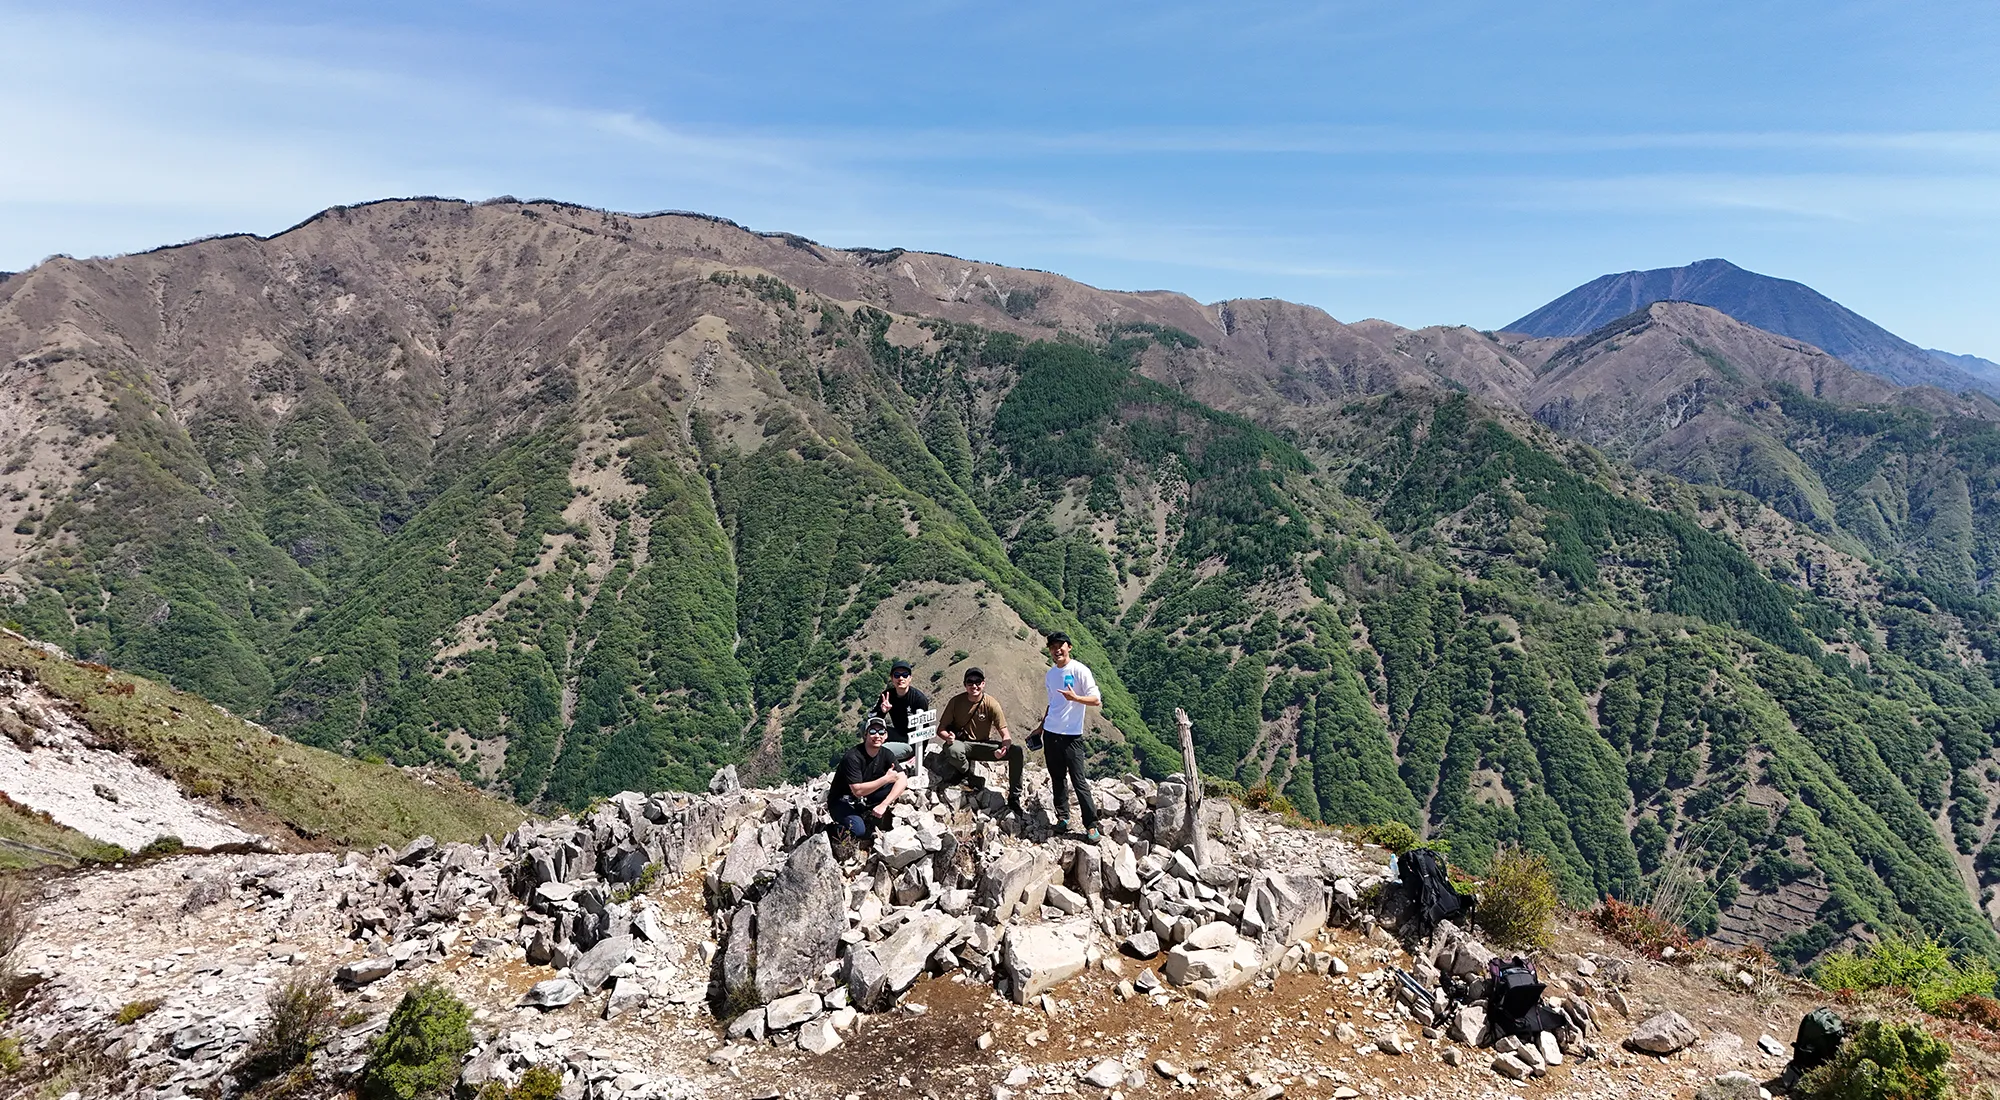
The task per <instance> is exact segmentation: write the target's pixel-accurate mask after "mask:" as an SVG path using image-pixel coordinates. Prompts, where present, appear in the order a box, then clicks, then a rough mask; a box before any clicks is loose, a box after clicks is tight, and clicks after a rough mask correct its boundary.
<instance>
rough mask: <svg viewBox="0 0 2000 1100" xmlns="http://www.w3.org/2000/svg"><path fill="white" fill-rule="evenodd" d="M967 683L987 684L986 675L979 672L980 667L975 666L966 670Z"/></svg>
mask: <svg viewBox="0 0 2000 1100" xmlns="http://www.w3.org/2000/svg"><path fill="white" fill-rule="evenodd" d="M965 682H966V683H968V684H983V683H985V682H986V674H985V673H984V672H981V671H979V666H978V665H973V666H972V667H971V668H968V669H966V670H965Z"/></svg>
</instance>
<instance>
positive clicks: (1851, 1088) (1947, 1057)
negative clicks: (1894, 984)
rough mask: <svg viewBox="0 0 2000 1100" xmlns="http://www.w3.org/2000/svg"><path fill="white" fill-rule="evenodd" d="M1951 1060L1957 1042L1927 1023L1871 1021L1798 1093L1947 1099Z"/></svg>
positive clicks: (1839, 1099)
mask: <svg viewBox="0 0 2000 1100" xmlns="http://www.w3.org/2000/svg"><path fill="white" fill-rule="evenodd" d="M1950 1062H1951V1044H1949V1043H1947V1042H1945V1041H1944V1040H1943V1039H1940V1038H1938V1037H1937V1036H1935V1035H1932V1034H1931V1033H1930V1032H1928V1031H1925V1030H1924V1029H1923V1027H1922V1026H1920V1025H1917V1024H1890V1023H1884V1022H1883V1021H1881V1020H1868V1021H1866V1022H1864V1023H1863V1024H1862V1025H1861V1026H1860V1027H1859V1028H1858V1029H1856V1030H1855V1032H1854V1033H1853V1034H1852V1035H1850V1036H1849V1037H1848V1039H1847V1042H1845V1043H1843V1044H1842V1045H1841V1048H1840V1053H1838V1054H1836V1055H1834V1056H1833V1060H1832V1061H1831V1062H1828V1063H1827V1064H1825V1065H1823V1066H1820V1067H1819V1068H1818V1069H1815V1070H1813V1071H1812V1072H1811V1073H1808V1074H1806V1075H1805V1077H1804V1079H1802V1080H1801V1081H1800V1082H1799V1085H1798V1088H1796V1089H1794V1090H1793V1092H1794V1094H1795V1095H1797V1096H1798V1097H1799V1098H1800V1100H1945V1098H1947V1097H1949V1096H1950V1095H1951V1077H1950V1074H1949V1071H1948V1067H1949V1064H1950Z"/></svg>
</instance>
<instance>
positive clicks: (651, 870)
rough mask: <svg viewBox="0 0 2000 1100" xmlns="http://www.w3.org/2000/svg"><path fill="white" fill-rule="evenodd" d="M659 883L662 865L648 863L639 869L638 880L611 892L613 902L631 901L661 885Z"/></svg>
mask: <svg viewBox="0 0 2000 1100" xmlns="http://www.w3.org/2000/svg"><path fill="white" fill-rule="evenodd" d="M659 881H660V865H659V864H657V863H648V864H646V865H645V866H644V867H641V868H639V877H638V878H636V879H633V880H632V881H631V882H629V883H627V884H625V885H624V886H620V887H618V888H617V889H615V890H613V891H611V900H612V901H631V900H632V899H633V898H636V897H638V896H639V895H641V894H644V893H645V892H647V891H648V890H651V889H652V888H653V887H654V886H656V885H658V884H659Z"/></svg>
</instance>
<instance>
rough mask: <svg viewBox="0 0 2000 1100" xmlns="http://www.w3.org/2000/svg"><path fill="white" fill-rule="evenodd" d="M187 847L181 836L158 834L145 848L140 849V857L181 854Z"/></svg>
mask: <svg viewBox="0 0 2000 1100" xmlns="http://www.w3.org/2000/svg"><path fill="white" fill-rule="evenodd" d="M186 847H187V845H185V844H183V843H181V838H180V837H177V836H156V837H154V838H153V839H152V840H149V841H147V842H146V846H145V847H144V848H141V849H139V858H141V859H150V858H155V857H159V856H172V855H179V854H180V853H181V852H182V851H183V850H184V849H185V848H186Z"/></svg>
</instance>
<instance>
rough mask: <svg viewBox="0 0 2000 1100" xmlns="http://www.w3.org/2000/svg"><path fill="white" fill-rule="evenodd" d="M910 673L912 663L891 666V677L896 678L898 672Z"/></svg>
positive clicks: (897, 663)
mask: <svg viewBox="0 0 2000 1100" xmlns="http://www.w3.org/2000/svg"><path fill="white" fill-rule="evenodd" d="M908 671H910V662H908V661H897V662H896V663H895V664H893V665H890V666H889V675H891V676H894V675H895V674H897V673H898V672H908Z"/></svg>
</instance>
